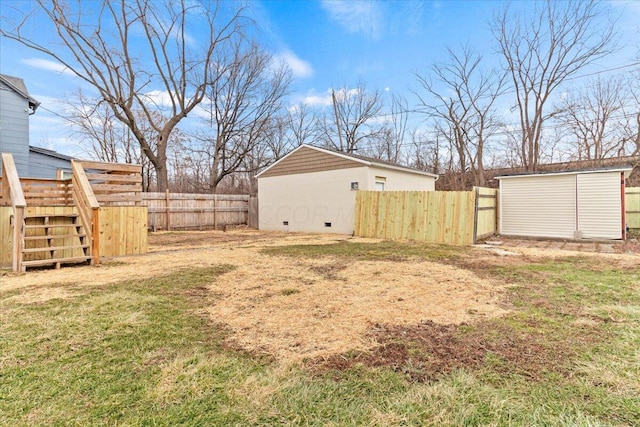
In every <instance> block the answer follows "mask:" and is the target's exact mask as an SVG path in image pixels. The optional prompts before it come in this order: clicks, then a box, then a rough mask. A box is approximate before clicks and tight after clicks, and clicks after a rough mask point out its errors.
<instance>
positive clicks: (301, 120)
mask: <svg viewBox="0 0 640 427" xmlns="http://www.w3.org/2000/svg"><path fill="white" fill-rule="evenodd" d="M315 124H316V120H315V117H314V115H313V113H312V112H311V111H309V107H308V106H307V105H306V104H305V103H300V104H297V105H294V106H292V107H290V108H289V109H288V110H287V126H288V128H289V130H290V133H291V137H290V144H291V147H290V148H295V147H298V146H300V145H302V144H308V143H313V142H314V140H315V138H316V135H317V129H316V127H315Z"/></svg>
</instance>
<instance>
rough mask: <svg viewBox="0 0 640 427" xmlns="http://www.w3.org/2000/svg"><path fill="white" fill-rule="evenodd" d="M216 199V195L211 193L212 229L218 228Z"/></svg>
mask: <svg viewBox="0 0 640 427" xmlns="http://www.w3.org/2000/svg"><path fill="white" fill-rule="evenodd" d="M217 201H218V195H217V194H214V195H213V229H214V230H217V229H218V212H216V209H217V206H218V203H216V202H217Z"/></svg>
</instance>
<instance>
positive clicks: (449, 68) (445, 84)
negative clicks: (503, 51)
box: [415, 46, 505, 187]
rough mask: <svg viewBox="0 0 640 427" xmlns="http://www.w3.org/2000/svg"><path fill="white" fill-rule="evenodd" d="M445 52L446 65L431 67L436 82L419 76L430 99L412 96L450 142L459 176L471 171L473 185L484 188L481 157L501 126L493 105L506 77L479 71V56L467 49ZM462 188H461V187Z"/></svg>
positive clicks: (422, 96) (492, 71) (419, 94)
mask: <svg viewBox="0 0 640 427" xmlns="http://www.w3.org/2000/svg"><path fill="white" fill-rule="evenodd" d="M447 52H448V59H447V62H445V63H442V64H435V65H434V66H433V67H432V72H433V74H434V76H435V78H436V80H435V82H434V81H433V80H432V79H431V78H430V77H422V76H418V81H419V83H420V85H421V86H422V88H423V89H424V90H425V91H426V95H429V98H427V97H426V96H425V95H423V94H421V93H419V92H415V93H416V95H417V96H418V98H419V100H420V103H421V107H423V108H424V110H423V111H424V112H425V113H426V114H428V115H429V116H430V117H431V118H432V119H433V120H435V128H436V130H438V131H439V133H440V135H442V136H443V137H444V138H445V139H447V141H449V145H450V153H451V155H455V158H456V159H457V162H458V167H457V170H458V171H459V173H460V174H464V173H465V172H466V171H467V170H470V171H471V172H472V175H473V181H474V185H484V184H485V177H484V163H483V156H484V151H485V146H486V144H487V140H488V139H489V138H490V137H491V136H492V135H493V134H495V133H496V132H497V130H498V129H499V126H500V123H499V121H498V119H497V115H496V113H495V111H494V105H495V102H496V99H497V98H498V96H499V95H500V92H501V91H502V88H503V84H504V81H505V76H504V74H501V73H498V72H496V71H494V70H490V71H484V70H482V69H481V62H482V56H481V55H479V54H476V53H474V52H473V51H472V50H471V49H470V48H469V47H467V46H465V47H463V48H462V50H461V51H460V52H459V53H457V52H454V51H453V50H452V49H451V48H448V49H447ZM430 98H431V99H430ZM432 99H433V100H432ZM461 185H462V186H463V187H464V183H462V184H461Z"/></svg>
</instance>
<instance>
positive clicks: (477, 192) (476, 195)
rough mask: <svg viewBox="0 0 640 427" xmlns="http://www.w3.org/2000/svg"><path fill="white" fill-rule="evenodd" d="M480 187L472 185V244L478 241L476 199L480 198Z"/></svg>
mask: <svg viewBox="0 0 640 427" xmlns="http://www.w3.org/2000/svg"><path fill="white" fill-rule="evenodd" d="M479 196H480V188H478V187H473V198H474V201H473V244H474V245H475V244H476V242H477V241H478V201H479V200H480V197H479Z"/></svg>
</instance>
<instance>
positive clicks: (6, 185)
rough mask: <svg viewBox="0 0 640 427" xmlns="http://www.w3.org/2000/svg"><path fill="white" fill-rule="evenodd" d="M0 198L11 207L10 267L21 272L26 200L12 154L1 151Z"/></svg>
mask: <svg viewBox="0 0 640 427" xmlns="http://www.w3.org/2000/svg"><path fill="white" fill-rule="evenodd" d="M2 183H3V184H2V199H3V200H5V201H6V200H8V201H9V204H10V205H11V207H12V208H13V245H12V254H11V256H12V263H11V264H12V265H11V266H12V269H13V271H14V272H22V271H23V266H22V250H23V247H24V211H25V208H26V207H27V202H26V201H25V198H24V193H23V192H22V185H21V184H20V177H19V176H18V169H17V168H16V165H15V163H14V162H13V156H12V155H11V154H9V153H2Z"/></svg>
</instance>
